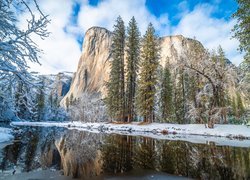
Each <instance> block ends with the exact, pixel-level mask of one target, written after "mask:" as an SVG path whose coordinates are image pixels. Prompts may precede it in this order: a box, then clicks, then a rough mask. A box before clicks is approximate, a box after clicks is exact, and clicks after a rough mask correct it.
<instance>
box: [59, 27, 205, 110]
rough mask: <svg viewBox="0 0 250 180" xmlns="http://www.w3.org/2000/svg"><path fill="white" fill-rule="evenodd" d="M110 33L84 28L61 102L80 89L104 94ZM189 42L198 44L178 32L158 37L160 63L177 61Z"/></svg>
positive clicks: (95, 28)
mask: <svg viewBox="0 0 250 180" xmlns="http://www.w3.org/2000/svg"><path fill="white" fill-rule="evenodd" d="M111 43H112V33H111V32H110V31H108V30H107V29H105V28H101V27H92V28H90V29H89V30H87V32H86V34H85V38H84V43H83V48H82V55H81V57H80V60H79V63H78V67H77V71H76V73H75V76H74V77H73V80H72V84H71V86H70V90H69V92H68V93H67V94H66V96H65V97H64V98H63V100H62V101H61V105H62V106H65V102H66V98H67V97H68V98H70V96H73V97H74V98H79V97H80V96H81V95H82V94H83V93H84V92H89V93H100V94H101V95H102V97H103V96H105V93H106V91H105V82H106V81H108V78H109V72H110V61H111V60H112V59H111V52H110V47H111ZM193 43H198V44H199V45H200V46H201V47H202V48H203V46H202V44H201V43H200V42H198V41H196V40H193V39H189V38H185V37H183V36H182V35H176V36H166V37H161V38H160V47H161V54H160V55H161V57H160V64H161V65H164V64H165V62H166V61H167V60H168V61H169V62H170V63H172V64H175V63H176V62H177V61H179V60H181V59H183V58H188V57H187V54H188V53H186V52H187V51H189V50H190V46H191V45H192V44H193Z"/></svg>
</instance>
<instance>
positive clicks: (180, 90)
mask: <svg viewBox="0 0 250 180" xmlns="http://www.w3.org/2000/svg"><path fill="white" fill-rule="evenodd" d="M184 98H185V91H184V70H183V69H180V70H179V72H178V73H177V75H176V84H175V90H174V104H175V105H174V111H175V118H176V121H177V122H178V123H180V124H181V123H184V120H185V99H184Z"/></svg>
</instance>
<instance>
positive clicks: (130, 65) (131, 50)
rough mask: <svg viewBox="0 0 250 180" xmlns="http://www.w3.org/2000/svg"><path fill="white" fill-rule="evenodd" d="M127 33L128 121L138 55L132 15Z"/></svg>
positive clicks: (134, 92)
mask: <svg viewBox="0 0 250 180" xmlns="http://www.w3.org/2000/svg"><path fill="white" fill-rule="evenodd" d="M127 34H128V37H127V44H126V45H127V48H126V52H127V59H126V60H127V72H126V84H127V85H126V110H127V114H128V121H132V120H133V119H134V117H135V94H136V80H137V73H138V66H139V65H138V64H139V55H140V32H139V29H138V27H137V23H136V21H135V18H134V17H132V19H131V20H130V22H129V26H128V29H127Z"/></svg>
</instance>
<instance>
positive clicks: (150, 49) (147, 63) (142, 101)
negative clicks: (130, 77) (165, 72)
mask: <svg viewBox="0 0 250 180" xmlns="http://www.w3.org/2000/svg"><path fill="white" fill-rule="evenodd" d="M158 43H159V40H158V37H157V36H156V35H155V30H154V27H153V25H152V24H151V23H150V24H149V26H148V28H147V31H146V34H145V35H144V36H143V39H142V51H141V64H140V68H141V69H140V75H139V78H140V79H139V82H138V99H137V106H138V111H139V114H140V115H141V116H142V117H143V121H144V122H153V120H154V105H155V93H156V88H155V86H156V83H157V81H156V80H157V79H156V76H157V68H158V64H159V62H158V60H159V44H158Z"/></svg>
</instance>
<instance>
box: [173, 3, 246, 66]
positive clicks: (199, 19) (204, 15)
mask: <svg viewBox="0 0 250 180" xmlns="http://www.w3.org/2000/svg"><path fill="white" fill-rule="evenodd" d="M215 11H216V8H215V7H213V6H211V5H209V4H201V5H197V6H196V7H195V8H194V10H193V11H191V12H185V13H184V14H183V15H182V16H181V19H180V21H179V23H178V25H177V26H175V27H173V28H172V31H171V32H172V34H182V35H184V36H186V37H190V38H194V37H195V38H196V39H197V40H199V41H200V42H202V43H203V45H204V46H205V47H206V48H208V49H217V47H218V46H219V45H221V46H222V48H223V49H224V51H225V53H226V56H227V57H228V58H229V59H230V61H232V62H233V63H234V64H236V65H238V64H239V63H240V62H241V61H242V58H243V55H241V54H240V53H239V52H238V51H237V48H238V46H239V42H238V41H237V40H236V39H232V33H231V29H232V28H233V26H234V25H235V24H236V21H235V20H232V19H230V20H225V19H223V18H214V17H213V16H212V14H213V12H215Z"/></svg>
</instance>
